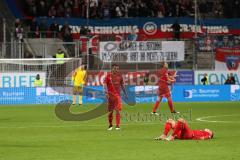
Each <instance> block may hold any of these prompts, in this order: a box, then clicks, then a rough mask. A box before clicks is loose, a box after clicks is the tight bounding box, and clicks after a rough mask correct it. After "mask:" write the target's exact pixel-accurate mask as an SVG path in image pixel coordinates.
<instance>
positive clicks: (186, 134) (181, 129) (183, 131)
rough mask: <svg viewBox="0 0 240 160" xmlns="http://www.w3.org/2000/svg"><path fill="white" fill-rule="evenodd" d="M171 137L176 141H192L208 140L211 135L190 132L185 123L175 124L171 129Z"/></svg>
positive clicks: (200, 131) (201, 131) (197, 131)
mask: <svg viewBox="0 0 240 160" xmlns="http://www.w3.org/2000/svg"><path fill="white" fill-rule="evenodd" d="M172 136H174V137H176V138H177V139H193V140H202V139H210V138H211V135H210V134H209V133H208V132H206V131H204V130H191V129H190V128H189V127H188V125H187V123H183V122H177V123H176V125H175V126H174V127H173V133H172Z"/></svg>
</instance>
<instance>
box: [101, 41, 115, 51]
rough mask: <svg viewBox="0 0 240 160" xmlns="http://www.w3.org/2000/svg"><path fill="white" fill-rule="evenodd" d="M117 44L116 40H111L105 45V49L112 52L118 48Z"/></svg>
mask: <svg viewBox="0 0 240 160" xmlns="http://www.w3.org/2000/svg"><path fill="white" fill-rule="evenodd" d="M117 46H118V45H117V44H116V43H115V42H109V43H107V44H105V45H104V50H105V51H108V52H112V51H114V50H116V49H117Z"/></svg>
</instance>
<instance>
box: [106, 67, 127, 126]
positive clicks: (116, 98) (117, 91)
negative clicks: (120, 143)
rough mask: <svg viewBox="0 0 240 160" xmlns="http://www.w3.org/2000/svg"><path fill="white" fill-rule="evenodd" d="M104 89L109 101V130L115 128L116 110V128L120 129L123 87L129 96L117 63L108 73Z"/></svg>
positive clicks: (125, 93)
mask: <svg viewBox="0 0 240 160" xmlns="http://www.w3.org/2000/svg"><path fill="white" fill-rule="evenodd" d="M104 89H105V93H106V97H107V101H108V122H109V128H108V130H112V128H113V123H112V121H113V112H114V111H115V112H116V130H119V129H120V112H121V110H122V102H121V89H122V90H123V93H124V95H125V97H126V98H127V97H128V96H127V92H126V90H125V86H124V82H123V78H122V75H121V74H120V73H119V66H118V65H116V64H113V65H112V70H111V72H110V73H107V76H106V77H105V79H104Z"/></svg>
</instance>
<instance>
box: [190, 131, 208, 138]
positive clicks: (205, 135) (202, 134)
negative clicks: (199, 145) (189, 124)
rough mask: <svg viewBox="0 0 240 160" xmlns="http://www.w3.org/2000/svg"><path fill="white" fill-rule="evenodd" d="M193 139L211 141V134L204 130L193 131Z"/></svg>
mask: <svg viewBox="0 0 240 160" xmlns="http://www.w3.org/2000/svg"><path fill="white" fill-rule="evenodd" d="M192 134H193V135H192V139H196V140H198V139H211V135H210V133H208V132H206V131H204V130H192Z"/></svg>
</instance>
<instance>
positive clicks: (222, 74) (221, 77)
mask: <svg viewBox="0 0 240 160" xmlns="http://www.w3.org/2000/svg"><path fill="white" fill-rule="evenodd" d="M205 73H207V75H208V82H209V84H221V85H222V84H224V83H225V81H226V80H227V76H228V75H229V74H230V73H232V74H233V76H234V78H235V81H236V84H237V85H240V74H239V71H231V72H230V71H195V73H194V75H195V85H200V84H202V83H201V79H202V78H203V76H204V74H205Z"/></svg>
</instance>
